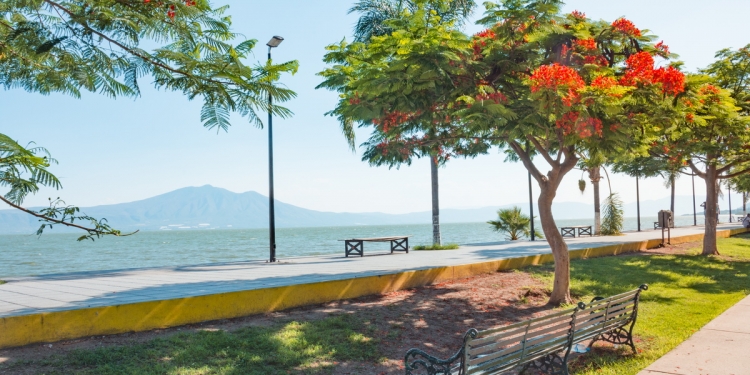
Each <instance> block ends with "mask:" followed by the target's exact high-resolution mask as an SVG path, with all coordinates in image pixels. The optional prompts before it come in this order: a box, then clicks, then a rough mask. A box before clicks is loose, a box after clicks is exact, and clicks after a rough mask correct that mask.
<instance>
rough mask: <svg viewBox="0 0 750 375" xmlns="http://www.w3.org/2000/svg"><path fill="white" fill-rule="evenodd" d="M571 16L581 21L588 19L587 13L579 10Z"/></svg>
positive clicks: (571, 13)
mask: <svg viewBox="0 0 750 375" xmlns="http://www.w3.org/2000/svg"><path fill="white" fill-rule="evenodd" d="M570 15H571V16H573V18H578V19H579V20H583V19H586V13H583V12H579V11H577V10H574V11H572V12H570Z"/></svg>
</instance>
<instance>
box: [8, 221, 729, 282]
mask: <svg viewBox="0 0 750 375" xmlns="http://www.w3.org/2000/svg"><path fill="white" fill-rule="evenodd" d="M655 220H656V218H655V217H642V218H641V225H642V228H643V229H653V222H654V221H655ZM675 220H676V223H675V224H676V225H677V226H683V225H693V217H692V216H689V217H688V216H679V217H676V218H675ZM702 221H703V219H702V217H701V216H699V217H698V223H699V224H701V223H702ZM722 221H726V218H722ZM557 223H558V225H560V226H563V225H591V224H593V221H592V220H587V219H581V220H558V222H557ZM537 228H541V226H539V224H538V223H537ZM635 229H636V219H635V218H628V219H626V220H625V227H624V230H635ZM441 231H442V236H443V242H444V243H458V244H469V243H482V242H497V241H502V240H504V237H503V235H501V234H499V233H496V232H493V231H492V230H491V229H490V226H489V225H488V224H486V223H446V224H442V225H441ZM540 231H541V230H540ZM389 235H412V236H413V237H411V238H410V241H409V243H410V245H411V246H414V245H420V244H428V243H430V242H431V241H432V227H431V225H429V224H413V225H368V226H352V227H316V228H278V229H277V230H276V242H277V250H276V254H277V258H279V259H283V258H288V257H297V256H309V255H339V254H342V253H343V248H344V244H343V242H340V241H338V240H340V239H344V238H352V237H379V236H389ZM77 237H78V235H77V234H72V233H71V234H44V235H43V236H41V237H37V236H35V235H0V279H1V278H3V277H13V276H29V275H42V274H50V273H62V272H79V271H94V270H106V269H122V268H138V267H158V266H178V265H188V264H202V263H213V262H232V261H241V260H251V259H256V260H257V259H267V258H268V230H267V229H227V230H172V231H153V232H140V233H137V234H135V235H133V236H130V237H122V238H117V237H107V238H101V239H99V240H97V241H95V242H91V241H87V242H77V241H76V238H77ZM365 247H366V248H367V249H366V251H368V252H369V251H372V250H386V251H387V250H388V249H389V244H388V243H368V244H366V245H365Z"/></svg>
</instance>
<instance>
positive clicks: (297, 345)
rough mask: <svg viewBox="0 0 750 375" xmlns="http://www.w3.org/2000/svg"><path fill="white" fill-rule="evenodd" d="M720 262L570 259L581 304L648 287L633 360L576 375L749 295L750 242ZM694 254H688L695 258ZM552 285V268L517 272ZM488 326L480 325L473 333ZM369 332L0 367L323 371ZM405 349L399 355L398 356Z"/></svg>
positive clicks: (609, 353) (311, 326) (189, 345)
mask: <svg viewBox="0 0 750 375" xmlns="http://www.w3.org/2000/svg"><path fill="white" fill-rule="evenodd" d="M719 249H720V251H721V253H722V256H720V257H702V256H698V255H652V256H617V257H604V258H595V259H587V260H576V261H573V262H572V265H571V275H572V276H573V284H572V293H573V295H574V296H575V297H576V299H580V300H584V301H588V300H589V299H590V298H591V297H593V296H595V295H601V296H610V295H614V294H618V293H621V292H623V291H626V290H630V289H634V288H636V287H638V286H639V285H641V284H643V283H647V284H649V286H650V288H649V290H648V291H646V292H643V294H642V299H641V301H642V303H641V305H640V313H639V317H638V323H637V325H636V330H635V334H636V338H637V340H638V341H637V343H636V345H637V347H638V349H639V353H638V354H637V355H632V354H631V353H630V349H629V348H627V347H621V348H618V349H609V350H608V349H606V348H602V347H599V349H596V350H594V351H592V352H590V353H588V354H585V355H583V356H580V357H579V358H578V359H576V360H575V361H574V362H573V363H572V366H571V369H572V370H573V371H572V373H574V374H613V375H614V374H616V375H624V374H636V373H637V372H638V371H640V370H641V369H643V368H645V367H646V366H648V365H649V364H650V363H652V362H653V361H655V360H656V359H657V358H659V357H660V356H662V355H663V354H665V353H666V352H668V351H669V350H671V349H672V348H674V347H675V346H677V345H678V344H680V343H681V342H682V341H684V340H685V339H686V338H688V337H689V336H690V335H691V334H692V333H693V332H695V331H697V330H698V329H700V328H701V327H702V326H703V325H705V324H706V323H708V322H709V321H710V320H711V319H713V318H715V317H716V316H717V315H719V314H720V313H721V312H723V311H724V310H726V309H727V308H729V307H730V306H732V305H733V304H735V303H736V302H738V301H739V300H740V299H742V298H743V297H745V296H746V295H747V294H748V293H750V278H748V274H750V236H743V237H735V238H729V239H720V240H719ZM697 252H698V249H695V253H697ZM522 271H523V272H531V273H532V274H533V275H534V276H535V277H539V278H541V279H544V280H545V281H546V282H551V266H549V265H546V266H536V267H530V268H528V269H525V270H522ZM480 328H488V327H480ZM374 336H375V335H374V328H373V327H371V326H370V325H369V322H368V321H367V320H366V319H363V318H361V317H358V316H357V315H356V314H342V315H331V316H329V317H327V318H324V319H320V320H310V321H303V322H294V321H293V322H288V321H287V322H279V323H277V324H275V325H273V326H270V327H257V326H251V327H245V328H242V329H239V330H237V331H233V332H224V331H213V332H209V331H202V332H197V333H195V332H192V333H182V334H177V335H174V336H171V337H168V338H157V339H152V340H150V341H147V342H143V343H133V344H131V345H130V346H119V347H106V348H101V349H87V350H76V351H72V352H70V353H67V354H66V355H64V356H59V355H58V356H53V357H50V358H48V359H44V360H34V361H26V362H21V361H16V362H13V363H12V364H10V365H7V364H5V365H3V364H0V373H4V372H5V371H4V370H11V371H12V370H23V369H28V368H33V369H35V370H38V371H35V372H34V373H46V374H58V373H59V374H68V373H75V374H103V375H106V374H191V375H193V374H287V373H295V374H299V373H305V374H308V373H318V372H323V373H328V372H330V370H331V369H332V368H333V367H335V366H337V364H338V362H345V361H357V362H362V361H365V362H368V363H376V362H379V361H382V360H383V355H382V354H381V353H382V351H381V350H379V346H382V345H390V346H392V345H398V343H388V342H382V343H379V342H378V341H377V340H375V339H373V337H374ZM404 351H405V349H404Z"/></svg>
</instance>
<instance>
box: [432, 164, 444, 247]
mask: <svg viewBox="0 0 750 375" xmlns="http://www.w3.org/2000/svg"><path fill="white" fill-rule="evenodd" d="M430 176H431V177H432V244H433V245H440V244H441V242H442V241H441V238H440V201H439V199H438V186H439V185H438V165H437V161H436V160H435V158H434V157H430Z"/></svg>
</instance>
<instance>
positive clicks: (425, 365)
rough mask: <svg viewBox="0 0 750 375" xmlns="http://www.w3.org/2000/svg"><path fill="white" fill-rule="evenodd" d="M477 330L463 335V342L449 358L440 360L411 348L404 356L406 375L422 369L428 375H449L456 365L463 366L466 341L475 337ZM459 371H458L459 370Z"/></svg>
mask: <svg viewBox="0 0 750 375" xmlns="http://www.w3.org/2000/svg"><path fill="white" fill-rule="evenodd" d="M477 333H478V332H477V330H476V329H474V328H472V329H470V330H469V331H467V332H466V334H465V335H464V342H463V344H462V345H461V349H459V350H458V351H457V352H456V354H454V355H452V356H451V357H450V358H446V359H441V358H438V357H434V356H432V355H429V354H427V353H426V352H425V351H423V350H420V349H416V348H412V349H409V351H408V352H406V355H405V356H404V367H405V369H406V375H412V371H414V370H419V369H420V368H422V369H423V370H424V371H425V372H426V373H427V374H430V375H451V374H452V372H451V369H453V368H454V367H456V365H461V364H463V360H464V351H465V350H466V341H467V340H468V339H469V338H470V337H471V338H474V337H476V336H477ZM459 371H460V370H459Z"/></svg>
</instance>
